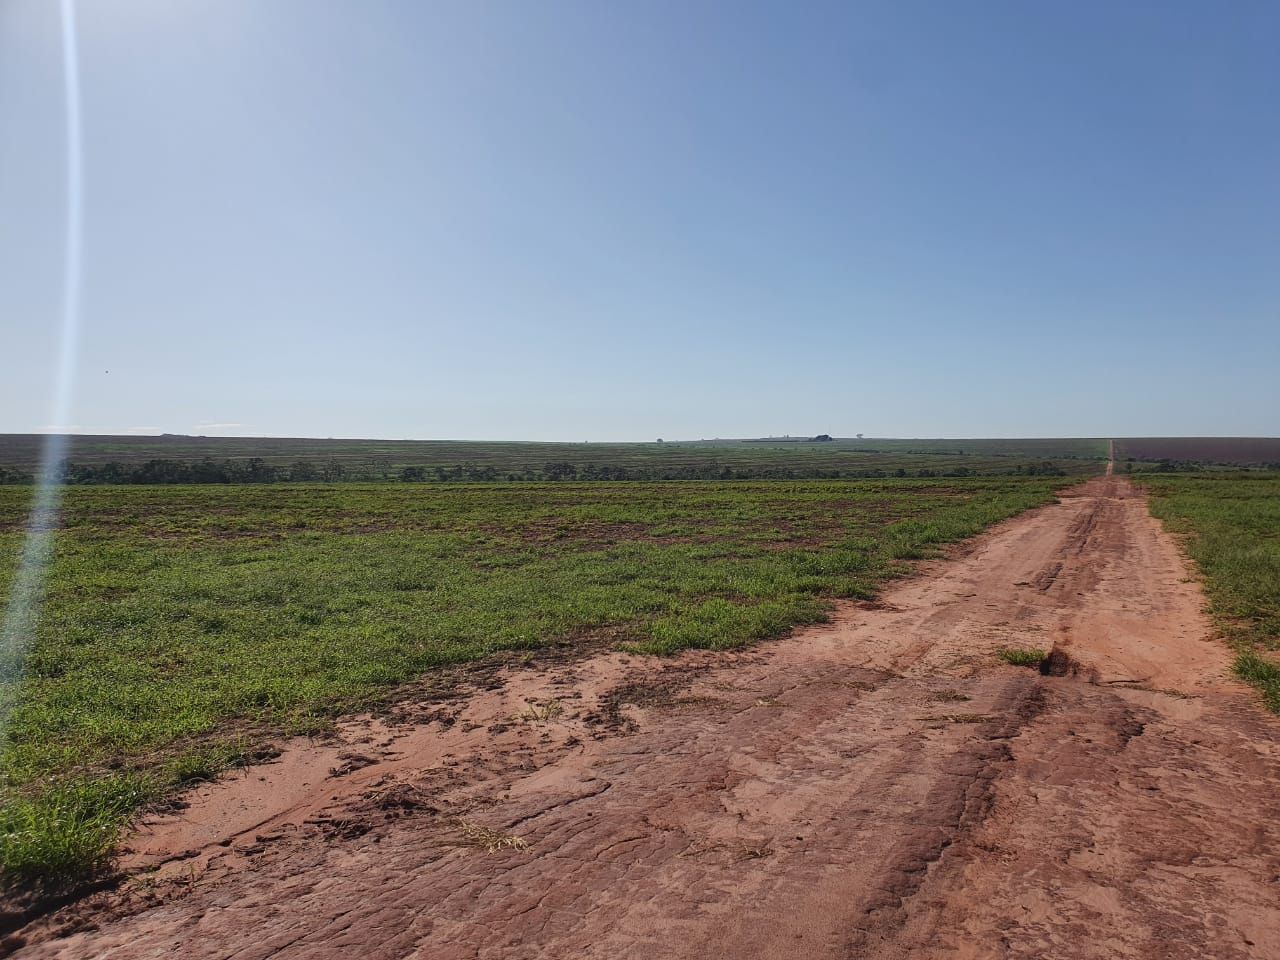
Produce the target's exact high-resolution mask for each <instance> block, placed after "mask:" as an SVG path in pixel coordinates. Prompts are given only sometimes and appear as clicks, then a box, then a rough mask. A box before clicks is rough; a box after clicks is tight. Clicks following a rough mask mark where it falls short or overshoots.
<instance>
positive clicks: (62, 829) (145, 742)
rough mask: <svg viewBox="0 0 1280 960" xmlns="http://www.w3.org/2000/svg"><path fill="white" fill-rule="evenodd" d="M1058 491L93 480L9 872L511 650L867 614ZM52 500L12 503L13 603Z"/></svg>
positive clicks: (23, 753) (693, 643) (13, 813)
mask: <svg viewBox="0 0 1280 960" xmlns="http://www.w3.org/2000/svg"><path fill="white" fill-rule="evenodd" d="M1063 482H1064V481H1063V480H1062V479H1060V478H1041V477H1027V478H983V479H977V478H971V479H959V480H948V481H926V480H860V481H799V482H771V483H763V482H761V483H756V482H735V483H714V482H708V483H629V484H617V483H596V484H587V483H569V482H561V483H546V484H538V483H521V484H456V485H455V484H416V485H415V484H398V485H368V486H364V485H357V484H344V485H334V486H322V485H314V484H313V485H308V486H284V485H268V486H229V487H211V486H200V487H191V486H168V487H136V486H131V487H80V488H71V489H69V490H68V492H67V497H66V501H65V518H64V530H63V532H62V533H61V534H60V535H59V539H58V543H57V549H56V554H55V559H54V563H53V566H52V570H51V577H50V581H49V587H48V599H47V605H46V608H45V614H44V617H43V618H42V620H41V622H40V624H39V629H38V636H37V638H36V640H35V643H34V646H33V648H32V649H31V650H30V652H29V656H28V657H27V660H26V664H25V667H26V674H25V679H24V680H23V681H22V682H21V685H20V687H19V689H18V690H17V691H16V696H17V706H16V708H15V710H14V712H13V715H12V717H11V723H10V725H9V728H8V737H7V740H6V742H5V743H4V745H3V752H2V753H0V801H2V802H3V807H2V809H0V867H2V868H3V870H4V872H5V873H6V874H7V875H8V876H9V877H10V878H12V879H16V880H17V881H18V882H19V883H21V884H27V885H30V884H32V883H35V882H38V881H41V882H42V881H45V880H50V879H53V880H57V879H65V878H70V877H80V876H83V875H84V874H85V873H86V872H88V871H91V870H93V869H94V868H95V867H97V866H99V865H100V864H101V863H102V862H103V858H104V857H105V856H106V855H107V853H108V852H109V850H110V849H111V847H112V844H113V842H114V840H115V837H116V835H117V831H118V830H119V828H120V826H121V825H122V824H123V823H124V822H125V821H126V820H127V818H128V817H129V816H130V815H131V813H132V812H133V811H134V810H136V809H137V808H138V806H139V805H142V804H145V803H147V802H149V801H150V800H152V799H154V798H156V797H159V796H162V795H163V794H164V793H165V791H167V790H170V789H172V788H173V787H174V785H176V784H180V783H182V782H185V781H189V780H192V779H197V778H201V777H207V776H210V775H212V774H213V773H214V772H216V771H217V770H218V769H220V768H221V767H223V766H225V765H227V764H229V763H234V762H237V760H239V759H240V758H243V757H246V756H252V755H253V754H254V751H255V750H257V749H259V748H260V746H261V745H262V744H263V743H264V742H265V740H267V739H268V738H270V737H271V736H273V735H278V734H279V733H281V732H301V731H314V730H318V729H323V728H324V727H325V726H326V725H327V724H328V723H330V722H331V721H332V718H334V717H335V716H336V715H338V714H341V713H343V712H346V711H352V710H357V709H360V708H362V707H368V706H370V705H373V704H376V703H378V702H380V701H383V700H385V698H387V697H388V696H393V695H394V689H395V687H396V685H397V684H400V683H403V682H405V681H409V680H412V679H414V678H417V677H422V676H424V675H427V676H430V675H431V674H432V673H433V672H438V671H440V670H442V669H444V668H447V667H449V665H453V664H460V663H466V662H469V661H476V660H479V659H482V658H485V657H486V656H488V655H491V654H495V653H496V652H498V651H510V650H534V649H536V648H539V647H545V646H548V645H553V644H556V645H566V644H567V645H569V646H570V647H571V648H575V647H576V648H578V649H581V650H583V651H585V650H588V649H594V648H598V647H599V645H600V644H602V643H607V644H612V645H618V644H621V645H625V646H628V647H630V648H631V649H634V650H636V651H640V652H650V653H665V652H670V651H675V650H679V649H681V648H684V647H709V648H728V647H734V646H737V645H740V644H743V643H747V642H750V641H753V640H758V639H761V638H766V637H771V636H776V635H780V634H782V633H785V632H786V631H787V630H789V629H790V628H792V627H793V626H795V625H797V624H803V623H808V622H812V621H816V620H819V619H821V618H822V617H823V616H824V611H825V610H826V608H827V602H828V601H829V600H830V599H831V598H835V597H869V596H871V595H872V594H873V593H874V592H875V591H876V589H877V587H878V585H879V584H880V583H882V582H883V581H884V580H885V579H886V578H887V577H890V576H892V575H893V574H895V573H896V572H898V571H900V570H902V569H903V562H904V561H906V560H910V559H912V558H917V557H921V556H924V555H928V554H929V553H930V552H931V551H932V549H933V548H934V546H935V545H937V544H940V543H945V542H949V541H954V540H958V539H961V538H963V537H967V536H969V535H971V534H973V533H976V532H977V531H979V530H981V529H982V528H983V527H985V526H987V525H988V524H990V523H992V522H994V521H997V520H1000V519H1002V518H1005V517H1008V516H1011V515H1013V514H1015V513H1018V512H1020V511H1022V510H1025V509H1027V508H1029V507H1031V506H1034V505H1036V504H1039V503H1042V502H1045V501H1046V500H1048V499H1050V498H1051V497H1052V493H1053V490H1054V489H1055V488H1058V487H1060V486H1061V485H1062V484H1063ZM30 495H31V490H30V488H27V487H8V488H3V489H0V558H2V562H0V596H2V595H3V594H4V593H5V592H6V590H7V584H8V582H10V580H11V578H12V573H13V566H14V561H15V558H16V556H17V553H18V549H19V546H20V541H21V538H22V527H23V524H24V522H25V518H26V510H27V507H28V503H29V498H30Z"/></svg>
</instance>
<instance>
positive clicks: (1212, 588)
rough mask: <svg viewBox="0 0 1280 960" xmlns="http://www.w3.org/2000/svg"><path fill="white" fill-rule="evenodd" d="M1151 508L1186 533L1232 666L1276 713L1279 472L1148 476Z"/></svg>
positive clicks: (1279, 694) (1279, 693)
mask: <svg viewBox="0 0 1280 960" xmlns="http://www.w3.org/2000/svg"><path fill="white" fill-rule="evenodd" d="M1142 483H1143V485H1144V486H1145V487H1147V489H1148V490H1150V492H1151V495H1152V496H1151V512H1152V513H1153V514H1154V515H1155V516H1157V517H1159V518H1160V519H1161V520H1163V521H1164V523H1165V524H1166V525H1167V526H1168V527H1169V528H1170V529H1171V530H1173V531H1174V532H1176V533H1179V534H1182V535H1184V536H1185V537H1186V540H1185V543H1186V548H1187V551H1188V553H1189V554H1190V556H1191V558H1192V559H1193V560H1194V561H1195V562H1196V564H1197V565H1198V566H1199V568H1200V570H1201V572H1202V573H1203V574H1204V580H1205V592H1206V594H1207V595H1208V599H1209V612H1210V614H1211V615H1212V616H1213V618H1214V621H1215V622H1216V623H1217V625H1218V627H1219V628H1220V629H1221V630H1222V632H1223V634H1224V635H1225V636H1226V637H1227V638H1228V639H1229V640H1230V641H1231V642H1232V643H1233V644H1234V645H1235V647H1236V649H1237V651H1238V655H1237V657H1236V663H1235V670H1236V673H1237V675H1239V676H1240V677H1241V678H1242V679H1244V680H1247V681H1248V682H1250V683H1252V684H1254V685H1255V686H1256V687H1258V688H1259V690H1260V691H1261V692H1262V695H1263V699H1264V701H1265V702H1266V704H1267V706H1268V707H1269V708H1270V709H1272V710H1274V711H1276V712H1277V713H1280V667H1278V666H1277V664H1276V660H1275V656H1276V655H1275V653H1274V651H1276V650H1277V649H1280V473H1274V472H1271V473H1249V474H1217V475H1215V474H1199V475H1192V476H1179V475H1169V476H1151V477H1144V478H1143V479H1142Z"/></svg>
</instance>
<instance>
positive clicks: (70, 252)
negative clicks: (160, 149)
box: [0, 0, 83, 739]
mask: <svg viewBox="0 0 1280 960" xmlns="http://www.w3.org/2000/svg"><path fill="white" fill-rule="evenodd" d="M61 19H62V65H63V86H64V92H65V96H66V138H67V169H66V176H67V187H66V190H67V198H66V200H67V209H66V218H67V219H66V252H65V261H64V265H63V289H62V320H61V325H60V331H59V341H58V359H57V368H56V369H55V371H54V376H53V388H54V389H53V403H52V418H51V419H50V421H49V422H50V423H51V424H53V425H54V426H53V428H52V432H50V434H49V435H48V436H47V437H46V438H45V442H44V448H43V450H42V451H41V455H40V470H39V474H38V475H37V477H36V490H35V497H34V500H33V502H32V505H31V514H30V517H29V519H28V522H27V531H26V539H25V541H24V542H23V546H22V552H21V555H20V557H19V559H18V568H17V571H16V573H15V575H14V577H13V580H12V582H11V583H10V585H9V600H8V604H7V605H6V608H5V615H4V625H3V628H2V629H0V739H2V738H3V737H4V735H5V733H6V732H7V726H8V718H9V715H10V712H11V710H12V707H13V701H14V697H15V695H16V691H17V686H18V683H19V682H20V681H21V679H22V676H23V672H24V666H25V661H26V652H27V648H28V647H29V646H30V643H31V639H32V637H33V635H34V633H35V628H36V622H37V619H38V616H39V611H40V603H41V600H42V598H43V595H44V588H45V582H46V578H47V574H48V570H49V563H50V561H51V559H52V556H53V543H54V536H55V534H56V530H57V527H58V514H59V507H60V505H61V501H62V478H61V476H60V475H59V472H60V468H61V465H62V462H63V460H64V459H65V456H66V451H67V437H66V435H65V434H62V433H59V432H57V431H59V430H61V429H63V427H62V425H63V424H65V423H67V422H68V421H69V420H70V413H71V403H72V397H73V391H74V386H75V367H76V356H77V352H78V341H79V333H80V245H81V238H82V222H81V218H82V212H83V197H82V187H83V181H82V176H81V160H82V156H81V142H80V60H79V52H78V50H77V43H76V18H75V3H74V0H61Z"/></svg>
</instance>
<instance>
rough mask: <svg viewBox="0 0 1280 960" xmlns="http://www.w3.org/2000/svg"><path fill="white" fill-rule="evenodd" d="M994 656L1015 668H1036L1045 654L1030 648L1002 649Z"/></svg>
mask: <svg viewBox="0 0 1280 960" xmlns="http://www.w3.org/2000/svg"><path fill="white" fill-rule="evenodd" d="M996 656H997V657H999V658H1000V659H1001V660H1003V661H1004V662H1005V663H1011V664H1013V665H1014V666H1015V667H1038V666H1040V662H1041V661H1042V660H1044V658H1045V657H1046V656H1047V654H1046V653H1045V652H1044V651H1043V650H1036V649H1034V648H1031V647H1002V648H1001V649H999V650H997V651H996Z"/></svg>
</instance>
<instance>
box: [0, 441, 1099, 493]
mask: <svg viewBox="0 0 1280 960" xmlns="http://www.w3.org/2000/svg"><path fill="white" fill-rule="evenodd" d="M42 442H43V437H42V436H40V435H36V434H11V435H4V436H0V471H6V470H7V471H8V472H9V476H10V478H15V476H20V475H28V476H29V475H30V474H31V473H33V472H34V471H35V470H36V469H37V466H38V464H39V458H40V449H41V444H42ZM1106 453H1107V441H1106V440H1076V439H1066V440H1061V439H1028V440H981V439H975V440H909V439H875V438H867V439H836V440H830V441H809V440H797V439H792V438H780V439H770V440H695V441H669V442H665V443H663V442H651V443H526V442H490V441H454V440H318V439H303V438H251V437H225V438H224V437H188V436H173V435H166V436H159V437H137V436H75V437H72V438H70V445H69V452H68V454H67V459H68V461H69V462H70V463H71V464H74V465H76V466H77V467H79V468H81V470H82V473H81V476H80V479H81V480H82V481H83V480H85V479H86V477H87V478H88V480H89V482H112V480H113V477H114V479H115V482H120V478H121V477H123V476H124V475H126V474H129V473H130V471H134V472H135V473H136V470H137V468H139V467H140V466H142V465H144V464H148V463H152V464H158V466H155V467H154V468H153V469H152V472H151V474H149V475H148V476H150V477H151V482H178V481H179V479H180V478H181V477H182V476H183V474H182V473H181V471H175V470H173V469H171V468H172V467H173V465H184V464H185V465H191V464H198V463H201V462H202V461H217V462H219V463H223V464H226V463H231V464H233V465H238V467H239V468H240V469H241V474H242V475H237V476H236V478H235V479H236V480H237V481H250V482H251V481H253V480H330V481H332V480H544V479H561V480H563V479H588V480H594V479H610V480H662V479H675V480H679V479H726V480H727V479H771V478H773V479H778V478H781V479H790V478H803V477H817V478H839V477H858V476H891V475H898V476H903V475H906V476H926V477H927V476H933V475H938V476H941V475H957V474H958V475H965V474H987V475H989V474H1007V473H1024V472H1038V473H1044V472H1061V473H1066V474H1085V473H1093V472H1096V471H1098V470H1099V469H1100V463H1101V462H1102V461H1103V460H1104V459H1105V458H1106ZM250 464H252V465H253V466H252V469H251V468H250ZM107 465H118V466H119V467H120V468H121V469H120V471H118V476H116V475H113V474H112V472H111V471H110V470H104V468H106V467H107ZM254 471H256V473H255V472H254ZM899 471H902V472H901V473H899ZM74 478H75V475H74V472H73V479H74ZM129 482H138V481H137V479H132V480H130V481H129ZM195 482H201V481H200V480H196V481H195ZM203 482H219V481H210V480H208V479H205V480H204V481H203Z"/></svg>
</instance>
